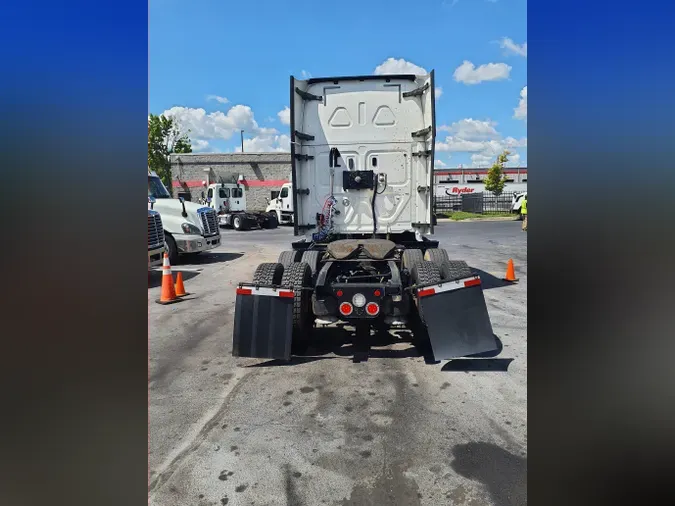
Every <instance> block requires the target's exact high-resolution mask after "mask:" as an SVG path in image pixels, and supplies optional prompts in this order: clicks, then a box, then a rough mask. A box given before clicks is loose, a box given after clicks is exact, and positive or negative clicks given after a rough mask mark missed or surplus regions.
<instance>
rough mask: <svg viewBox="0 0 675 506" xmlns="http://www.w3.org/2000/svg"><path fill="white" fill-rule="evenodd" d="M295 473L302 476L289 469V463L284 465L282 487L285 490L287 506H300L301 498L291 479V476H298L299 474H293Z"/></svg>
mask: <svg viewBox="0 0 675 506" xmlns="http://www.w3.org/2000/svg"><path fill="white" fill-rule="evenodd" d="M296 474H300V476H302V474H301V473H299V472H297V471H295V472H293V471H291V466H290V465H289V464H285V465H284V485H285V487H284V489H285V492H286V504H288V505H289V506H291V505H292V506H302V500H301V499H300V496H299V495H298V491H297V490H296V488H295V482H294V481H293V477H296V478H299V476H295V475H296Z"/></svg>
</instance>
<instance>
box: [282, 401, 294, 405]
mask: <svg viewBox="0 0 675 506" xmlns="http://www.w3.org/2000/svg"><path fill="white" fill-rule="evenodd" d="M291 404H293V403H292V402H291V401H286V402H284V406H290V405H291Z"/></svg>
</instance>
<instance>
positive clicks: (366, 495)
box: [148, 221, 527, 506]
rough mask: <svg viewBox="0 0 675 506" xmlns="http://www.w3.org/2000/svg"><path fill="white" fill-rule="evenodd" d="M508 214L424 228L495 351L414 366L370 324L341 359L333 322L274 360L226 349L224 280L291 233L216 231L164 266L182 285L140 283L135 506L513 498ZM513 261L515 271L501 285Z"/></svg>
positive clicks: (499, 503) (523, 280)
mask: <svg viewBox="0 0 675 506" xmlns="http://www.w3.org/2000/svg"><path fill="white" fill-rule="evenodd" d="M520 226H521V224H520V222H514V221H508V222H505V221H501V222H472V223H454V222H452V223H447V222H441V223H439V226H438V227H437V229H436V234H435V238H436V239H438V240H439V241H440V243H441V247H444V248H446V249H447V250H448V252H449V254H450V257H451V258H452V259H458V260H466V261H467V262H468V263H469V265H470V266H471V267H473V268H474V269H476V270H477V271H478V272H479V274H480V275H481V277H482V279H483V286H484V289H485V290H484V294H485V298H486V301H487V305H488V310H489V313H490V317H491V321H492V325H493V329H494V332H495V334H496V335H497V336H498V337H499V340H500V342H501V346H502V347H501V349H500V351H499V352H498V353H495V354H492V355H493V356H489V357H483V358H464V359H456V360H451V361H444V362H440V363H426V362H425V359H424V357H422V356H421V355H420V353H419V351H418V350H417V348H415V347H414V346H413V345H412V344H411V343H410V338H411V336H410V334H409V333H408V332H406V331H395V332H391V333H380V334H376V335H375V336H374V337H373V339H374V346H373V348H372V350H371V354H370V359H369V360H368V361H367V362H362V363H353V362H352V360H351V358H352V354H353V349H352V346H351V342H350V336H351V334H350V332H349V329H348V328H337V327H332V328H325V329H320V330H319V331H318V332H317V334H318V336H320V337H317V341H316V343H315V345H313V346H312V347H311V348H310V349H309V350H308V351H307V353H306V356H303V357H297V358H295V359H294V360H293V361H292V362H291V363H290V364H289V365H284V364H280V363H278V362H276V361H268V360H257V359H235V358H233V357H232V356H231V351H232V325H233V314H234V299H235V293H234V290H235V285H236V283H237V282H238V281H249V280H250V279H251V278H252V275H253V271H254V270H255V268H256V266H257V265H258V264H260V263H261V262H271V261H276V259H277V256H278V254H279V253H280V252H281V251H282V250H284V249H289V246H290V242H291V241H292V240H293V239H294V238H293V235H292V229H289V228H287V227H280V228H278V229H275V230H264V231H262V230H255V231H247V232H235V231H232V230H225V229H223V230H222V245H221V246H219V247H218V248H217V249H215V250H213V251H212V252H208V253H204V254H202V255H199V256H196V257H193V258H189V257H188V258H186V259H184V261H183V262H182V263H180V264H179V265H177V266H174V271H176V270H181V271H183V277H184V281H185V287H186V289H187V291H188V292H189V293H190V295H189V296H187V297H186V298H185V300H184V301H182V302H180V303H177V304H172V305H168V306H163V305H159V304H156V303H155V300H156V299H157V298H158V297H159V293H160V284H161V274H160V273H157V272H156V273H152V275H151V276H150V279H149V289H148V318H149V339H150V345H149V349H150V366H149V368H150V379H149V403H150V404H149V411H150V441H149V457H148V459H149V467H150V487H149V494H150V500H149V504H151V505H156V506H172V505H181V506H182V505H197V506H206V505H219V506H220V505H226V504H227V505H258V506H262V505H270V506H272V505H275V506H276V505H279V506H281V505H289V506H290V505H293V506H295V505H305V506H314V505H324V504H325V505H377V506H384V505H406V506H407V505H434V506H437V505H443V504H448V505H451V504H452V505H470V506H481V505H495V506H511V505H514V506H515V505H524V504H526V503H527V425H526V424H527V328H526V323H527V297H526V295H527V251H526V250H527V234H526V233H524V232H522V231H521V229H520ZM509 258H512V259H513V260H514V263H515V267H516V275H517V277H518V278H519V282H518V283H516V284H512V285H506V284H504V283H503V282H502V281H501V278H502V277H503V276H504V273H505V271H506V263H507V261H508V259H509Z"/></svg>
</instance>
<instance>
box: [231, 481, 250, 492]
mask: <svg viewBox="0 0 675 506" xmlns="http://www.w3.org/2000/svg"><path fill="white" fill-rule="evenodd" d="M247 488H248V485H247V484H246V483H244V484H243V485H237V486H236V487H234V491H235V492H237V493H240V492H243V491H244V490H246V489H247Z"/></svg>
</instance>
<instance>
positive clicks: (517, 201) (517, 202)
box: [511, 192, 527, 218]
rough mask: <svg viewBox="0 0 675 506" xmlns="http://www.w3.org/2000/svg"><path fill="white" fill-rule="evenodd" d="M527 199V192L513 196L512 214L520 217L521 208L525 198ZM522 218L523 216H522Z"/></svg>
mask: <svg viewBox="0 0 675 506" xmlns="http://www.w3.org/2000/svg"><path fill="white" fill-rule="evenodd" d="M525 197H527V192H523V193H516V194H515V195H514V196H513V203H512V204H511V212H512V213H515V214H518V215H520V206H521V205H522V204H523V198H525ZM521 218H522V216H521Z"/></svg>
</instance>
